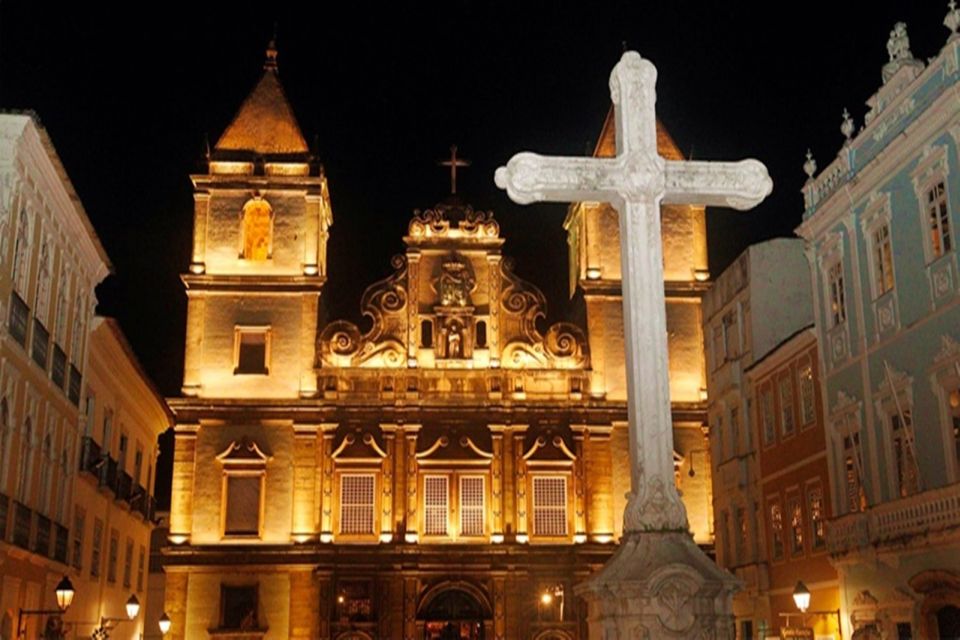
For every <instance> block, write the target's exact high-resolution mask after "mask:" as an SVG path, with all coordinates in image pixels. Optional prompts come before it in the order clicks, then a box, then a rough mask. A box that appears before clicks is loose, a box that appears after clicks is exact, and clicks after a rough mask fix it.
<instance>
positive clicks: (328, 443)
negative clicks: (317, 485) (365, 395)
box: [320, 424, 337, 542]
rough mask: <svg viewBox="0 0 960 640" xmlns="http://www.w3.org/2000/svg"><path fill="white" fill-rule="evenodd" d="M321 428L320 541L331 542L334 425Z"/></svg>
mask: <svg viewBox="0 0 960 640" xmlns="http://www.w3.org/2000/svg"><path fill="white" fill-rule="evenodd" d="M322 428H323V453H322V459H321V462H322V464H323V477H322V479H321V484H322V489H321V491H322V497H321V500H320V541H321V542H332V541H333V507H334V500H333V457H332V454H333V436H334V431H335V429H336V428H337V425H335V424H325V425H323V426H322Z"/></svg>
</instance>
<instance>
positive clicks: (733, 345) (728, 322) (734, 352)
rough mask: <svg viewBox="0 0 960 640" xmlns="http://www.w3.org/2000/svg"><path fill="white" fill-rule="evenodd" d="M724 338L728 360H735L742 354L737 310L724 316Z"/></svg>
mask: <svg viewBox="0 0 960 640" xmlns="http://www.w3.org/2000/svg"><path fill="white" fill-rule="evenodd" d="M723 340H724V349H725V350H726V354H727V360H733V359H734V358H736V357H737V356H738V355H739V354H740V332H739V328H738V327H737V312H736V311H729V312H727V313H726V314H724V316H723Z"/></svg>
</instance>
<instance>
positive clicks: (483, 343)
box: [477, 320, 487, 349]
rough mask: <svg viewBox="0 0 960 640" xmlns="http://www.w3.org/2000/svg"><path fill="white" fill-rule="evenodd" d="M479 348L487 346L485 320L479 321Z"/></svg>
mask: <svg viewBox="0 0 960 640" xmlns="http://www.w3.org/2000/svg"><path fill="white" fill-rule="evenodd" d="M477 348H478V349H486V348H487V323H486V322H484V321H483V320H480V321H478V322H477Z"/></svg>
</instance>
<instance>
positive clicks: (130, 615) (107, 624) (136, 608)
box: [91, 594, 140, 640]
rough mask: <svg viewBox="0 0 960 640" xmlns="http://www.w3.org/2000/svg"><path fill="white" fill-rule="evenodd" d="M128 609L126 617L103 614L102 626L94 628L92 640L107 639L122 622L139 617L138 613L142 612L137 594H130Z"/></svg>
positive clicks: (101, 618)
mask: <svg viewBox="0 0 960 640" xmlns="http://www.w3.org/2000/svg"><path fill="white" fill-rule="evenodd" d="M126 609H127V617H126V618H108V617H107V616H101V617H100V626H99V627H97V628H96V629H94V630H93V635H91V638H92V640H107V638H109V637H110V632H111V631H113V628H114V627H116V626H117V625H118V624H120V623H121V622H126V621H128V620H133V619H134V618H136V617H137V614H139V613H140V601H139V600H137V596H136V595H134V594H130V598H129V599H127V604H126Z"/></svg>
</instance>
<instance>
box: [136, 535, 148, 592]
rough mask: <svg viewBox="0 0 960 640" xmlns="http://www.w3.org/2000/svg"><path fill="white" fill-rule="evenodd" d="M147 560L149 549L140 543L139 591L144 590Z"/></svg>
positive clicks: (138, 563)
mask: <svg viewBox="0 0 960 640" xmlns="http://www.w3.org/2000/svg"><path fill="white" fill-rule="evenodd" d="M146 561H147V549H146V547H144V546H143V545H140V555H139V556H137V593H141V592H143V570H144V565H145V564H146Z"/></svg>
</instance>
